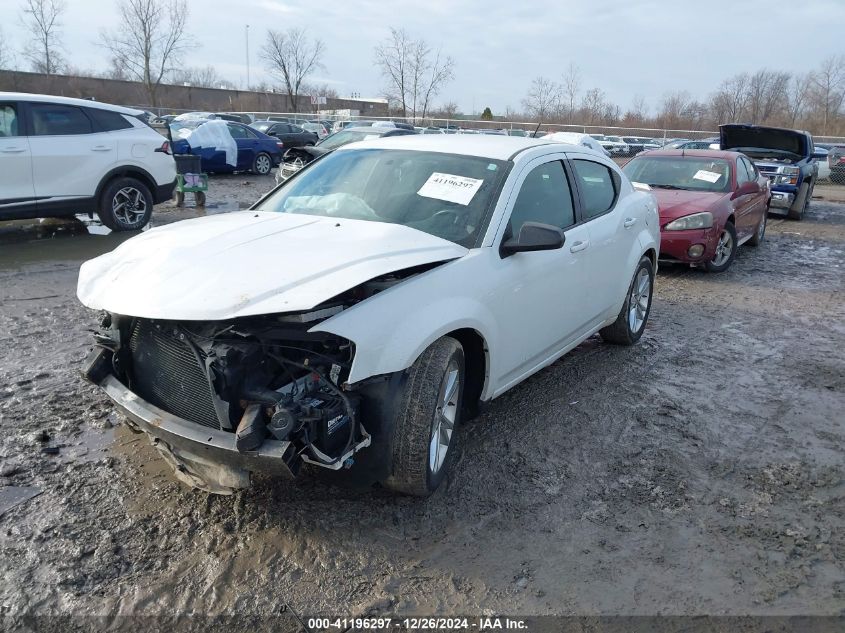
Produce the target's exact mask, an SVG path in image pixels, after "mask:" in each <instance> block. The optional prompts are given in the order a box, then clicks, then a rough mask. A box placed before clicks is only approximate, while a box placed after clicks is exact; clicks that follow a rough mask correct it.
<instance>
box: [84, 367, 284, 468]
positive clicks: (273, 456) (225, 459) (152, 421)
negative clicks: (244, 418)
mask: <svg viewBox="0 0 845 633" xmlns="http://www.w3.org/2000/svg"><path fill="white" fill-rule="evenodd" d="M99 385H100V387H101V388H102V389H103V390H104V391H105V392H106V394H107V395H108V396H109V398H111V399H112V401H113V402H114V403H115V406H116V407H117V408H118V410H119V411H120V412H121V413H122V414H123V415H125V416H126V417H127V418H129V420H130V421H131V422H132V423H134V424H135V425H136V426H137V427H138V428H140V429H141V430H142V431H145V432H147V433H149V434H150V435H151V436H153V437H154V438H157V439H158V440H160V441H161V442H164V444H166V445H167V447H168V450H169V451H170V453H171V454H172V455H174V456H175V457H177V458H178V457H179V456H180V455H181V456H184V457H183V461H186V462H189V461H191V460H193V461H201V462H203V463H210V464H218V465H222V466H225V467H228V468H231V469H234V470H240V471H244V472H256V471H260V472H269V473H272V474H275V475H281V476H284V477H288V478H292V477H293V476H294V475H295V474H296V473H295V471H294V469H295V468H296V467H297V465H298V458H297V456H296V455H295V449H294V446H293V444H292V443H291V442H282V441H278V440H271V439H268V440H265V441H264V443H263V444H262V445H261V446H259V447H258V448H257V449H256V450H254V451H247V452H241V451H239V450H238V449H237V447H236V445H235V442H236V437H235V434H234V433H231V432H228V431H219V430H217V429H210V428H207V427H203V426H200V425H198V424H195V423H194V422H189V421H188V420H183V419H182V418H179V417H177V416H175V415H171V414H170V413H167V412H166V411H163V410H162V409H159V408H158V407H156V406H154V405H152V404H150V403H149V402H146V401H144V400H142V399H141V398H139V397H138V396H137V395H136V394H134V393H132V392H131V391H129V389H128V388H127V387H126V386H125V385H123V384H122V383H121V382H120V381H119V380H118V379H117V378H115V377H114V376H113V375H107V376H106V377H105V378H103V379H102V381H101V382H100V383H99ZM177 470H178V469H177Z"/></svg>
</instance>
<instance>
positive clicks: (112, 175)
mask: <svg viewBox="0 0 845 633" xmlns="http://www.w3.org/2000/svg"><path fill="white" fill-rule="evenodd" d="M124 177H132V178H137V179H138V180H140V181H141V182H143V183H144V184H145V185H146V186H147V188H148V189H149V190H150V195H155V191H156V187H157V185H156V181H155V178H153V177H152V176H151V175H150V173H149V172H148V171H146V170H145V169H143V168H141V167H138V166H136V165H121V166H120V167H115V168H114V169H111V170H110V171H108V172H106V175H105V176H103V177H102V178H101V179H100V184H99V185H97V192H96V193H95V194H94V199H95V200H96V201H97V204H98V205H99V203H100V198H101V197H102V195H103V190H105V188H106V187H107V186H108V184H109V183H110V182H111V181H112V180H114V179H116V178H124Z"/></svg>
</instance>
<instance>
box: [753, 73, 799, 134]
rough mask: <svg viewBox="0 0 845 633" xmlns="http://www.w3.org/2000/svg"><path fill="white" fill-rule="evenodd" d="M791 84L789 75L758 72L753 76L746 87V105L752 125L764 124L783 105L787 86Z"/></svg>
mask: <svg viewBox="0 0 845 633" xmlns="http://www.w3.org/2000/svg"><path fill="white" fill-rule="evenodd" d="M788 83H789V73H782V72H774V71H771V70H766V69H763V70H758V71H757V72H756V73H754V74H753V75H751V77H750V78H749V80H748V85H747V87H746V90H747V96H746V104H747V108H748V115H749V117H750V119H751V123H764V122H765V121H767V120H768V119H769V118H770V117H771V116H772V114H773V113H774V111H775V108H776V107H777V106H778V105H779V104H782V102H783V100H784V97H785V94H786V86H787V84H788Z"/></svg>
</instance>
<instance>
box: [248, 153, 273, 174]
mask: <svg viewBox="0 0 845 633" xmlns="http://www.w3.org/2000/svg"><path fill="white" fill-rule="evenodd" d="M271 169H273V159H272V158H270V155H269V154H265V153H264V152H262V153H260V154H258V156H256V157H255V160H254V161H252V171H253V173H256V174H258V175H259V176H266V175H267V174H269V173H270V170H271Z"/></svg>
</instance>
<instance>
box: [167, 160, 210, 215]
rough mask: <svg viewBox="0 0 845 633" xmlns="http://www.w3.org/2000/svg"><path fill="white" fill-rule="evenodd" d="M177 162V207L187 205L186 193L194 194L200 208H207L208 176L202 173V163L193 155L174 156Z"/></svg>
mask: <svg viewBox="0 0 845 633" xmlns="http://www.w3.org/2000/svg"><path fill="white" fill-rule="evenodd" d="M173 159H174V160H175V161H176V192H175V193H176V206H177V207H181V206H183V205H184V204H185V193H188V192H189V193H192V194H194V202H195V203H196V205H197V206H198V207H204V206H205V192H206V191H208V174H204V173H202V161H201V159H200V157H199V156H194V155H193V154H174V155H173Z"/></svg>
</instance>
